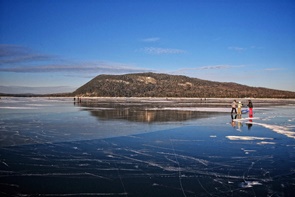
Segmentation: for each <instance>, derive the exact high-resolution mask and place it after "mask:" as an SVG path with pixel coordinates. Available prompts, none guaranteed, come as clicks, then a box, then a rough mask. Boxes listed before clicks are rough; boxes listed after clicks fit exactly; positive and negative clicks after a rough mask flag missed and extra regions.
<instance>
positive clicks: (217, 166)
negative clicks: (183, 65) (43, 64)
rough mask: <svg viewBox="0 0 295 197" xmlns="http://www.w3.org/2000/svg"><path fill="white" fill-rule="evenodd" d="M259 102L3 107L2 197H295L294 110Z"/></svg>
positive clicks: (20, 103)
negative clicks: (246, 110) (249, 108)
mask: <svg viewBox="0 0 295 197" xmlns="http://www.w3.org/2000/svg"><path fill="white" fill-rule="evenodd" d="M258 102H261V101H258V100H257V102H256V101H255V100H253V104H254V117H253V118H249V117H248V114H242V116H241V117H239V116H235V115H231V114H230V110H231V109H230V103H231V100H225V101H224V103H222V102H221V103H220V102H215V101H214V102H213V101H210V100H206V101H202V102H200V103H198V104H196V103H193V102H192V101H187V100H186V101H185V102H183V103H179V102H172V101H170V100H165V99H163V100H148V101H146V100H145V101H144V100H138V101H133V100H128V99H125V100H124V99H120V100H118V101H116V102H113V101H109V100H107V99H105V100H103V101H99V102H83V101H82V103H73V99H72V98H58V99H48V98H2V99H1V100H0V195H1V196H293V195H294V191H295V105H294V103H293V101H292V102H290V103H291V104H284V105H273V106H271V104H270V105H266V106H264V105H263V104H261V103H260V104H259V105H258ZM271 102H273V101H271ZM271 102H270V103H271ZM280 102H281V104H282V101H280ZM292 103H293V104H292ZM244 104H246V103H244ZM255 106H257V107H255Z"/></svg>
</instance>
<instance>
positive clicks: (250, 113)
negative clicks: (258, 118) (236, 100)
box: [247, 100, 253, 117]
mask: <svg viewBox="0 0 295 197" xmlns="http://www.w3.org/2000/svg"><path fill="white" fill-rule="evenodd" d="M247 106H248V107H249V117H250V116H253V103H252V101H251V100H249V103H248V105H247Z"/></svg>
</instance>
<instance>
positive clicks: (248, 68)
mask: <svg viewBox="0 0 295 197" xmlns="http://www.w3.org/2000/svg"><path fill="white" fill-rule="evenodd" d="M0 20H1V23H0V86H1V87H2V88H3V86H6V88H7V86H27V87H47V88H48V91H49V90H50V91H52V90H51V89H50V87H56V88H59V89H62V91H68V90H74V89H75V88H78V87H80V86H81V85H83V84H85V83H86V82H88V81H89V80H91V79H92V78H93V77H95V76H97V75H99V74H125V73H134V72H160V73H168V74H177V75H186V76H189V77H196V78H201V79H206V80H213V81H220V82H236V83H240V84H244V85H249V86H255V87H267V88H273V89H282V90H291V91H295V1H294V0H249V1H246V0H245V1H243V0H240V1H237V0H192V1H188V0H179V1H176V0H155V1H153V0H145V1H144V0H95V1H94V0H48V1H47V0H25V1H23V0H21V1H18V0H0ZM11 88H12V87H11ZM12 89H13V88H12ZM0 92H1V89H0Z"/></svg>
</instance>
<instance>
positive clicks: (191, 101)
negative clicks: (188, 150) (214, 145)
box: [0, 96, 295, 108]
mask: <svg viewBox="0 0 295 197" xmlns="http://www.w3.org/2000/svg"><path fill="white" fill-rule="evenodd" d="M0 98H1V99H0V102H1V100H5V99H9V98H10V99H11V98H19V99H21V98H24V99H29V98H35V99H46V100H47V99H48V100H66V101H67V102H73V103H82V104H85V105H91V104H98V105H100V104H106V103H110V104H122V105H124V104H126V103H128V105H130V106H132V105H145V104H148V105H156V106H161V107H168V106H173V107H209V106H210V107H230V105H231V103H232V101H233V100H236V101H237V102H239V101H241V102H242V103H243V105H244V107H247V104H248V100H251V101H252V102H253V105H254V108H255V107H269V106H283V105H295V99H282V98H187V97H167V98H162V97H73V96H67V97H55V96H40V97H38V96H34V97H13V96H1V97H0ZM74 98H75V99H74ZM78 98H79V100H78Z"/></svg>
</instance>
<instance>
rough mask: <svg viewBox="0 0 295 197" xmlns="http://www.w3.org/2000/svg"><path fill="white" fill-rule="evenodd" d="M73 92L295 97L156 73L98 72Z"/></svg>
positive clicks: (255, 88) (83, 93)
mask: <svg viewBox="0 0 295 197" xmlns="http://www.w3.org/2000/svg"><path fill="white" fill-rule="evenodd" d="M73 95H75V96H98V97H199V98H214V97H215V98H217V97H218V98H225V97H231V98H239V97H240V98H243V97H254V98H295V92H289V91H281V90H273V89H268V88H262V87H250V86H245V85H241V84H237V83H224V82H214V81H207V80H201V79H198V78H190V77H186V76H180V75H168V74H157V73H137V74H126V75H99V76H97V77H95V78H94V79H92V80H91V81H89V82H88V83H86V84H85V85H83V86H82V87H80V88H78V89H77V90H76V91H75V92H73Z"/></svg>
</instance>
